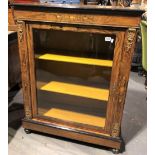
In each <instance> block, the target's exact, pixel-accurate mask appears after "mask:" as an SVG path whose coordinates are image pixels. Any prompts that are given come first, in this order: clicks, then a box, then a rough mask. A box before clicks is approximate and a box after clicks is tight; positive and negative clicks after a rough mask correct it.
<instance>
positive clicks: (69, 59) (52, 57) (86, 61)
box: [37, 54, 112, 67]
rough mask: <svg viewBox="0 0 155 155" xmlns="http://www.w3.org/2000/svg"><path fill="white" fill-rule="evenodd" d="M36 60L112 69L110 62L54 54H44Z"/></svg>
mask: <svg viewBox="0 0 155 155" xmlns="http://www.w3.org/2000/svg"><path fill="white" fill-rule="evenodd" d="M37 58H38V59H43V60H52V61H61V62H69V63H78V64H87V65H96V66H106V67H112V61H110V60H100V59H92V58H80V57H73V56H63V55H56V54H44V55H40V56H37Z"/></svg>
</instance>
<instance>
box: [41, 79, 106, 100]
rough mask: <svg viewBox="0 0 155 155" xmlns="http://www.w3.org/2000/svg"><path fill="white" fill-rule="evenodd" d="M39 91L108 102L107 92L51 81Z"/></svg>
mask: <svg viewBox="0 0 155 155" xmlns="http://www.w3.org/2000/svg"><path fill="white" fill-rule="evenodd" d="M40 89H41V90H46V91H51V92H56V93H62V94H68V95H74V96H80V97H86V98H91V99H97V100H104V101H108V96H109V90H107V89H101V88H95V87H88V86H83V85H76V84H69V83H64V82H57V81H52V82H49V83H48V84H46V85H44V86H42V87H41V88H40Z"/></svg>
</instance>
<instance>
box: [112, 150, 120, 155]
mask: <svg viewBox="0 0 155 155" xmlns="http://www.w3.org/2000/svg"><path fill="white" fill-rule="evenodd" d="M112 153H113V154H119V153H120V150H119V149H112Z"/></svg>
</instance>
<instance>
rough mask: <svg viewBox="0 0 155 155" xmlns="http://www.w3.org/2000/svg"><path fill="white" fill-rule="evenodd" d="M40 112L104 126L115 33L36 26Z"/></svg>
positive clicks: (45, 114)
mask: <svg viewBox="0 0 155 155" xmlns="http://www.w3.org/2000/svg"><path fill="white" fill-rule="evenodd" d="M33 38H34V53H35V68H36V81H37V106H38V115H39V116H44V117H45V118H46V119H49V120H50V119H52V118H54V119H58V120H63V121H68V122H76V123H82V124H87V125H93V126H98V127H104V125H105V116H106V109H107V101H108V97H109V84H110V77H111V69H112V60H113V54H114V46H115V36H114V35H109V34H97V33H96V34H95V33H84V32H78V33H77V32H70V31H56V30H55V31H54V30H39V29H33Z"/></svg>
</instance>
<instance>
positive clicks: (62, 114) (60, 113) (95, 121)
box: [44, 108, 105, 128]
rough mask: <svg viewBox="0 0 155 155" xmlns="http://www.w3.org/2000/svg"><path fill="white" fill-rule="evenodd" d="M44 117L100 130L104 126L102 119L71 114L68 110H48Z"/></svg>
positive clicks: (75, 113)
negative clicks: (90, 126) (96, 127)
mask: <svg viewBox="0 0 155 155" xmlns="http://www.w3.org/2000/svg"><path fill="white" fill-rule="evenodd" d="M44 116H47V117H52V118H57V119H61V120H65V121H71V122H77V123H82V124H88V125H93V126H98V127H102V128H103V127H104V126H105V118H104V117H98V116H92V115H87V114H82V113H77V112H72V111H68V110H62V109H58V108H52V109H50V110H49V111H47V112H45V113H44Z"/></svg>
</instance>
